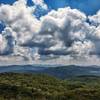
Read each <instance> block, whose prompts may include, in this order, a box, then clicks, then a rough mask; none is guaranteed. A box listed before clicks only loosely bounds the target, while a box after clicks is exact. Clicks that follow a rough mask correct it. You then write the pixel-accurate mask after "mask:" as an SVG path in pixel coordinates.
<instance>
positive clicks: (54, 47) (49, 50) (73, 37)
mask: <svg viewBox="0 0 100 100" xmlns="http://www.w3.org/2000/svg"><path fill="white" fill-rule="evenodd" d="M33 2H34V3H35V6H36V5H40V6H42V7H44V6H46V4H45V3H44V1H43V0H33ZM26 4H27V1H26V0H18V1H16V2H15V3H14V4H13V5H7V4H6V5H5V4H2V5H0V21H1V22H3V23H4V24H5V29H4V31H2V33H1V34H0V55H1V56H2V55H4V54H5V55H6V56H8V55H11V56H20V57H23V58H24V60H32V59H34V60H37V59H42V58H43V59H44V58H45V57H47V58H50V59H53V58H56V57H57V58H62V57H67V58H68V57H71V58H73V59H76V58H85V59H89V58H88V57H90V58H91V56H96V57H97V58H98V59H99V54H100V51H99V50H100V46H99V43H100V19H99V18H100V11H99V12H98V13H97V14H96V15H93V16H86V15H85V14H84V13H82V12H80V11H79V10H77V9H71V8H70V7H66V8H59V9H58V10H57V11H55V10H52V11H50V12H49V13H48V14H46V15H44V16H42V17H40V19H37V18H36V15H34V11H35V7H34V6H33V7H28V6H27V5H26ZM87 20H88V21H87Z"/></svg>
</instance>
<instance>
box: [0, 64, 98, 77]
mask: <svg viewBox="0 0 100 100" xmlns="http://www.w3.org/2000/svg"><path fill="white" fill-rule="evenodd" d="M3 72H15V73H41V74H42V73H43V74H49V75H52V76H56V77H58V78H62V79H65V78H70V77H75V76H81V75H95V76H100V67H98V66H85V67H83V66H77V65H68V66H58V67H57V66H56V67H55V66H54V67H53V66H52V67H51V66H49V65H12V66H6V67H5V66H2V67H0V73H3Z"/></svg>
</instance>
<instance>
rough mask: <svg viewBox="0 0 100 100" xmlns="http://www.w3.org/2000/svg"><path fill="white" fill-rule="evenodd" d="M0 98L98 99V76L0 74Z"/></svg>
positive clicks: (17, 99)
mask: <svg viewBox="0 0 100 100" xmlns="http://www.w3.org/2000/svg"><path fill="white" fill-rule="evenodd" d="M0 100H100V77H95V76H80V77H75V78H73V79H66V80H61V79H57V78H55V77H52V76H48V75H44V74H15V73H3V74H0Z"/></svg>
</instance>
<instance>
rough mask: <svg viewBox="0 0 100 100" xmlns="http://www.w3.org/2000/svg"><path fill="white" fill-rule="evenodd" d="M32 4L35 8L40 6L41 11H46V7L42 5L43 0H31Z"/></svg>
mask: <svg viewBox="0 0 100 100" xmlns="http://www.w3.org/2000/svg"><path fill="white" fill-rule="evenodd" d="M32 1H33V3H34V4H35V5H36V6H37V5H39V6H41V7H42V8H43V9H46V10H47V9H48V7H47V5H46V4H45V3H44V0H32Z"/></svg>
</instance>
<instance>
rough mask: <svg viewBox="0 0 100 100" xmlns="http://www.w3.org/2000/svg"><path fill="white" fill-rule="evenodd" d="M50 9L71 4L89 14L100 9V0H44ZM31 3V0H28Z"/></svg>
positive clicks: (11, 1) (1, 1)
mask: <svg viewBox="0 0 100 100" xmlns="http://www.w3.org/2000/svg"><path fill="white" fill-rule="evenodd" d="M14 1H15V0H0V3H9V4H12V3H13V2H14ZM44 1H45V3H46V4H47V5H48V6H49V8H50V9H57V8H60V7H62V8H63V7H66V6H70V7H71V8H77V9H80V10H81V11H83V12H85V13H86V14H87V15H92V14H95V13H96V12H97V11H98V10H99V9H100V0H44ZM28 4H29V5H31V4H32V2H31V0H28Z"/></svg>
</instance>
